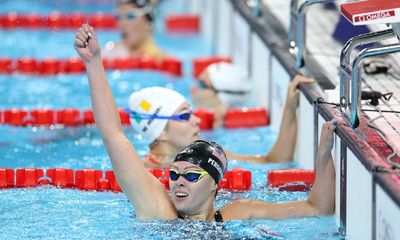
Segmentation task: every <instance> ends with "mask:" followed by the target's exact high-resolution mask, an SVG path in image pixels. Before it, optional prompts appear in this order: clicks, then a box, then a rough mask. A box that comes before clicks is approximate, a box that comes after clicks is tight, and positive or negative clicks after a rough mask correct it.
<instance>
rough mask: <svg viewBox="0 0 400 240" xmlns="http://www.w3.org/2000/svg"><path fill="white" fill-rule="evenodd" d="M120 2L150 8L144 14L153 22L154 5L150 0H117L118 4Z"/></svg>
mask: <svg viewBox="0 0 400 240" xmlns="http://www.w3.org/2000/svg"><path fill="white" fill-rule="evenodd" d="M120 3H129V4H134V5H135V6H136V7H137V8H150V9H151V10H150V12H149V13H147V14H146V15H145V16H146V18H147V20H148V21H149V22H153V19H154V6H153V4H152V2H151V0H118V4H120Z"/></svg>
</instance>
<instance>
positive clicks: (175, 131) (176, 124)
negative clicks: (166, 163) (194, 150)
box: [164, 103, 200, 149]
mask: <svg viewBox="0 0 400 240" xmlns="http://www.w3.org/2000/svg"><path fill="white" fill-rule="evenodd" d="M188 111H190V105H189V104H188V103H183V104H182V105H181V106H180V107H179V108H178V109H177V110H176V111H175V113H174V114H179V113H182V112H188ZM199 124H200V119H199V118H198V117H196V116H195V115H194V114H192V115H191V116H190V119H189V121H174V120H169V121H168V124H167V126H166V127H165V130H164V134H165V140H166V141H168V142H169V143H171V144H172V145H174V146H175V147H176V148H177V149H183V148H184V147H186V146H187V145H189V144H190V143H192V142H193V141H195V140H198V139H199V138H200V127H199Z"/></svg>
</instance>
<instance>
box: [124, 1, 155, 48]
mask: <svg viewBox="0 0 400 240" xmlns="http://www.w3.org/2000/svg"><path fill="white" fill-rule="evenodd" d="M140 9H141V8H137V7H136V6H135V5H134V4H131V3H120V4H118V6H117V14H118V15H119V16H120V17H119V18H118V19H117V23H118V28H119V30H120V31H121V35H122V40H123V42H124V43H125V44H126V45H127V46H128V47H129V48H136V47H138V46H140V44H141V43H142V42H143V41H144V40H145V39H146V37H147V35H148V34H150V28H151V23H150V22H149V21H148V20H147V18H146V16H145V15H141V16H138V17H133V16H134V15H135V13H137V12H138V11H139V12H140Z"/></svg>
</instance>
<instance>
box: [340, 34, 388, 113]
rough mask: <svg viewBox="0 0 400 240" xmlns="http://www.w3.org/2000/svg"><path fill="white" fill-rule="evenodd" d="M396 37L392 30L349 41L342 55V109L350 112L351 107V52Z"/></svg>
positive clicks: (356, 37) (365, 35)
mask: <svg viewBox="0 0 400 240" xmlns="http://www.w3.org/2000/svg"><path fill="white" fill-rule="evenodd" d="M391 37H395V34H394V32H393V30H392V29H386V30H383V31H378V32H372V33H365V34H361V35H358V36H355V37H353V38H351V39H350V40H348V41H347V42H346V44H345V45H344V47H343V49H342V51H341V53H340V109H341V110H342V111H343V112H346V111H348V107H349V104H348V103H349V97H350V96H349V77H350V76H351V68H350V56H351V52H352V51H353V50H354V49H355V48H356V47H357V46H359V45H362V44H367V43H371V42H376V41H380V40H384V39H388V38H391Z"/></svg>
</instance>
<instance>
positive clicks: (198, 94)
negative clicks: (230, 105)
mask: <svg viewBox="0 0 400 240" xmlns="http://www.w3.org/2000/svg"><path fill="white" fill-rule="evenodd" d="M198 81H199V82H198V84H197V85H196V86H194V87H193V88H192V92H191V93H192V99H193V102H194V104H195V105H196V107H198V108H205V109H207V110H212V109H214V108H216V107H218V106H220V105H222V102H221V101H220V100H219V98H218V95H217V93H216V92H215V91H213V90H212V87H213V84H212V82H211V80H210V77H209V75H208V73H207V72H203V73H202V74H201V75H200V77H199V80H198Z"/></svg>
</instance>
